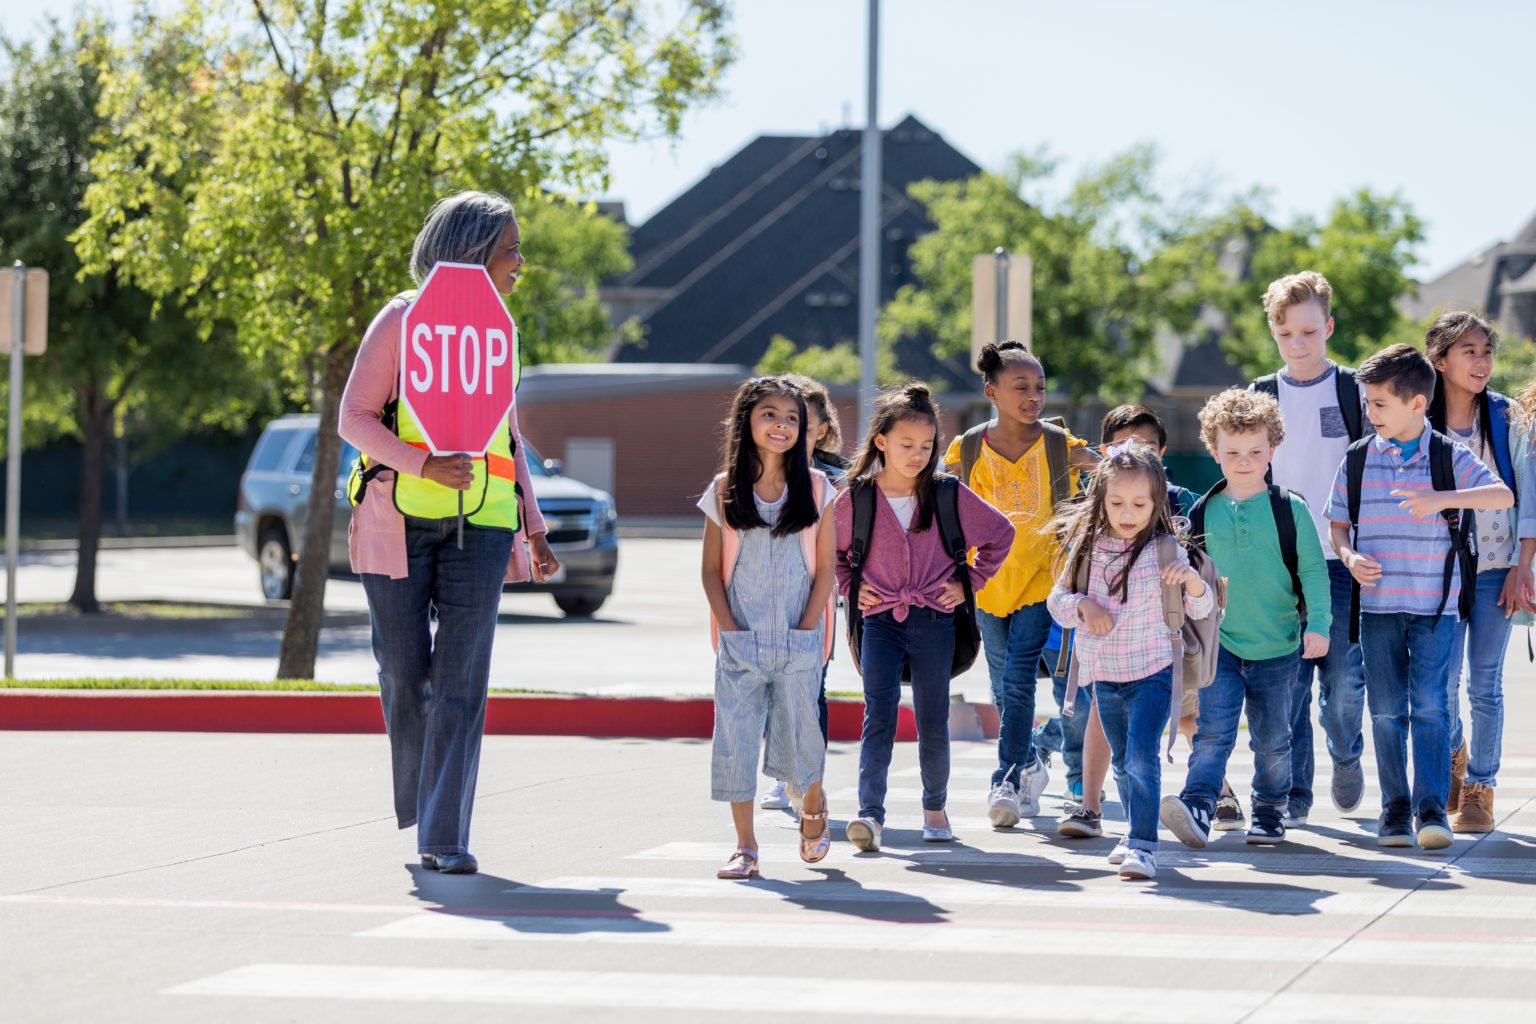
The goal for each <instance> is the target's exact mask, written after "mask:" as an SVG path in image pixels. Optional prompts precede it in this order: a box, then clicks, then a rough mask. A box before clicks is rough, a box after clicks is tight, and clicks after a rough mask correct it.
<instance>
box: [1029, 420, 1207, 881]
mask: <svg viewBox="0 0 1536 1024" xmlns="http://www.w3.org/2000/svg"><path fill="white" fill-rule="evenodd" d="M1056 527H1057V530H1058V535H1059V536H1060V537H1061V539H1062V550H1063V551H1066V552H1069V554H1068V555H1067V556H1066V558H1065V560H1064V561H1065V564H1064V565H1063V566H1062V571H1061V573H1060V574H1059V577H1058V579H1057V581H1056V586H1055V588H1054V589H1053V590H1052V591H1051V595H1050V597H1049V598H1048V599H1047V604H1048V606H1049V607H1050V610H1051V615H1052V616H1053V617H1054V618H1055V619H1056V621H1057V622H1058V623H1060V624H1061V626H1062V628H1063V629H1075V630H1077V639H1076V641H1075V644H1074V652H1073V657H1075V658H1077V659H1078V663H1079V664H1078V675H1079V677H1080V678H1081V679H1082V681H1083V682H1084V683H1085V684H1087V683H1090V682H1091V683H1092V684H1094V699H1095V701H1097V702H1098V705H1099V720H1100V722H1102V723H1103V726H1104V734H1105V736H1106V737H1107V738H1108V740H1109V747H1110V752H1111V758H1112V761H1113V764H1114V769H1115V783H1116V785H1117V786H1118V787H1119V789H1120V804H1121V806H1123V807H1124V808H1125V809H1126V817H1127V818H1128V819H1129V822H1130V829H1129V833H1128V834H1127V836H1126V837H1125V838H1124V839H1123V840H1121V841H1120V843H1119V845H1117V846H1116V847H1115V850H1114V852H1113V853H1111V854H1110V855H1109V862H1110V863H1111V864H1118V865H1119V867H1120V877H1122V878H1153V877H1155V876H1156V874H1157V861H1156V859H1155V858H1154V856H1153V855H1154V853H1155V852H1156V850H1157V810H1158V798H1159V796H1160V795H1161V793H1160V791H1161V788H1162V762H1161V759H1160V757H1159V751H1158V738H1159V736H1160V735H1161V733H1162V730H1163V726H1164V725H1165V724H1166V723H1167V721H1168V712H1169V703H1170V701H1171V698H1172V694H1171V692H1170V691H1171V689H1172V685H1173V671H1172V669H1173V647H1172V645H1171V644H1170V643H1169V642H1168V629H1167V626H1166V625H1165V624H1164V621H1163V599H1162V585H1163V584H1164V583H1176V584H1180V585H1182V586H1183V587H1184V610H1185V612H1186V614H1188V616H1189V617H1190V618H1192V619H1203V618H1205V617H1206V616H1207V615H1209V614H1211V612H1212V610H1213V609H1214V608H1215V597H1214V595H1212V594H1211V592H1210V590H1209V588H1207V587H1206V585H1205V584H1204V583H1203V582H1202V581H1201V579H1200V574H1199V573H1198V572H1196V571H1195V570H1194V569H1193V568H1192V567H1191V566H1190V564H1189V557H1188V555H1187V554H1186V552H1185V551H1184V549H1183V548H1182V547H1181V548H1180V549H1179V559H1178V561H1177V563H1175V564H1173V565H1170V566H1168V567H1167V568H1166V569H1159V567H1158V561H1157V544H1156V540H1157V538H1158V536H1159V535H1161V534H1164V533H1173V532H1174V528H1173V519H1172V515H1171V512H1170V510H1169V506H1168V480H1167V477H1166V476H1165V475H1164V473H1163V463H1162V459H1161V458H1160V457H1159V455H1158V452H1157V451H1156V449H1153V448H1149V447H1148V446H1146V445H1145V444H1142V443H1141V442H1139V441H1135V440H1132V441H1128V442H1126V443H1125V444H1124V445H1121V446H1118V447H1116V446H1112V447H1110V448H1106V449H1105V451H1104V459H1103V461H1102V462H1100V463H1099V468H1098V470H1097V471H1096V472H1095V474H1094V478H1093V482H1092V484H1091V485H1090V486H1089V488H1088V493H1087V495H1086V497H1085V498H1084V500H1083V501H1081V502H1078V503H1075V504H1073V505H1072V506H1069V507H1068V508H1067V509H1066V510H1065V511H1064V512H1063V513H1062V514H1061V515H1060V516H1059V517H1058V518H1057V520H1056ZM1085 563H1086V565H1085ZM1084 568H1086V569H1087V573H1086V576H1087V586H1086V587H1085V588H1081V589H1082V592H1079V588H1077V587H1074V582H1076V581H1079V580H1080V579H1081V578H1082V576H1083V570H1084Z"/></svg>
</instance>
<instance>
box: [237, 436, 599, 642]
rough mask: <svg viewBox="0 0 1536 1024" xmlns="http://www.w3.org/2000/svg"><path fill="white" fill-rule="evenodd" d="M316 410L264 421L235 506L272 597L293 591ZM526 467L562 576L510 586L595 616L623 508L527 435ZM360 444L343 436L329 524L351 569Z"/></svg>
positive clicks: (335, 556) (334, 565) (338, 556)
mask: <svg viewBox="0 0 1536 1024" xmlns="http://www.w3.org/2000/svg"><path fill="white" fill-rule="evenodd" d="M318 428H319V417H318V416H315V415H313V414H311V415H296V416H284V417H282V418H281V419H276V420H273V421H272V422H271V423H269V424H267V429H266V430H264V431H262V433H261V438H260V440H258V441H257V442H256V448H255V450H254V451H252V452H251V461H250V462H249V463H248V464H247V465H246V467H245V473H244V474H242V475H241V477H240V496H239V499H238V501H237V503H236V505H235V538H236V540H237V541H238V542H239V544H240V547H241V548H243V549H244V550H245V552H246V553H247V554H249V555H250V556H251V557H252V558H254V559H255V560H256V564H257V568H258V570H259V576H260V581H261V592H262V595H263V596H264V597H266V598H267V600H269V601H281V600H285V599H287V598H288V597H289V596H290V595H291V594H292V592H293V570H294V563H295V561H296V559H297V557H298V545H299V542H300V540H301V539H302V538H303V536H304V520H305V516H306V515H307V514H308V513H309V481H310V474H311V473H312V472H313V470H314V465H315V436H316V432H317V430H318ZM523 444H524V445H525V446H526V448H525V451H526V453H527V456H528V469H529V471H530V472H531V473H532V474H533V475H534V476H535V477H536V478H537V480H536V482H535V483H534V491H535V493H536V494H537V496H538V502H539V510H540V511H541V512H543V513H544V522H545V523H546V524H547V525H548V526H549V546H550V547H551V548H553V549H554V552H555V555H556V557H558V558H559V559H560V564H561V570H560V572H559V574H558V578H556V579H553V580H550V581H548V582H546V583H512V584H508V585H507V587H506V589H507V591H508V592H509V593H512V592H518V593H541V594H549V595H550V596H552V597H553V598H554V599H555V604H557V605H558V606H559V607H560V610H561V611H562V612H564V613H565V614H566V615H571V616H578V615H591V614H593V613H594V612H596V611H597V610H598V609H599V608H601V607H602V606H603V602H604V601H606V600H607V599H608V595H609V594H611V593H613V577H614V573H615V572H616V571H617V570H618V565H619V538H618V514H617V512H616V511H615V509H614V505H613V498H612V497H610V496H609V495H608V494H607V493H606V492H604V491H599V490H597V489H596V488H594V487H588V486H587V485H586V484H584V483H581V482H579V481H577V480H572V479H570V478H569V477H565V476H561V475H560V471H559V466H558V464H556V463H554V462H547V461H545V460H544V459H543V458H541V457H540V456H539V453H538V452H537V451H535V450H534V448H533V446H532V445H529V444H528V442H527V441H524V442H523ZM355 458H357V449H355V448H353V447H352V446H351V445H349V444H347V443H346V442H342V451H341V475H340V476H338V477H337V479H336V511H335V513H334V514H333V521H332V527H331V545H330V555H329V557H330V566H331V569H332V571H334V572H342V573H346V572H350V571H351V566H350V564H349V563H350V558H349V556H348V553H347V524H348V523H349V522H350V521H351V517H352V506H351V504H350V503H349V502H348V501H347V494H346V484H347V474H348V473H349V472H350V471H351V468H352V460H353V459H355Z"/></svg>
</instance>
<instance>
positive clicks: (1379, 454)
mask: <svg viewBox="0 0 1536 1024" xmlns="http://www.w3.org/2000/svg"><path fill="white" fill-rule="evenodd" d="M1355 379H1356V380H1357V381H1358V382H1359V383H1360V386H1361V388H1362V389H1363V390H1364V392H1365V405H1366V416H1367V417H1369V418H1370V421H1371V425H1372V426H1374V427H1375V428H1376V436H1375V437H1374V438H1371V439H1370V440H1368V441H1362V442H1360V443H1361V444H1362V445H1364V446H1365V469H1364V474H1363V476H1362V478H1361V481H1360V488H1359V490H1360V493H1359V496H1358V502H1359V506H1358V507H1359V513H1358V517H1357V519H1356V521H1355V522H1351V515H1350V504H1351V502H1350V494H1349V473H1348V461H1349V460H1348V458H1346V459H1345V463H1344V465H1341V466H1340V467H1339V471H1338V474H1337V475H1336V476H1335V478H1334V482H1333V490H1332V493H1331V494H1330V495H1329V498H1328V507H1327V510H1326V513H1325V514H1326V516H1327V518H1328V521H1329V523H1330V534H1331V540H1332V542H1333V548H1334V550H1335V551H1337V552H1338V554H1339V559H1340V561H1341V562H1343V564H1344V566H1345V568H1347V569H1348V570H1349V571H1350V575H1352V576H1353V577H1354V579H1355V582H1356V583H1358V584H1359V586H1360V608H1361V615H1360V652H1361V655H1362V658H1363V661H1364V663H1365V689H1366V698H1367V700H1368V702H1369V704H1370V709H1371V730H1372V735H1373V737H1374V739H1375V746H1376V770H1377V775H1378V776H1379V779H1380V783H1381V803H1382V809H1381V819H1380V822H1379V824H1378V828H1377V833H1376V835H1377V843H1378V844H1380V845H1381V846H1412V845H1413V843H1414V837H1415V829H1414V825H1415V818H1417V826H1418V828H1417V838H1418V845H1419V846H1420V847H1421V848H1423V849H1426V850H1438V849H1444V848H1445V847H1447V846H1449V845H1451V830H1450V828H1449V827H1447V822H1446V814H1445V804H1446V800H1447V798H1448V797H1449V795H1450V788H1451V777H1450V764H1451V737H1450V711H1449V708H1448V707H1447V705H1446V686H1445V680H1446V676H1447V672H1448V671H1449V668H1450V654H1451V645H1452V642H1453V639H1454V626H1455V623H1456V620H1457V603H1458V598H1459V596H1460V590H1461V578H1460V573H1459V572H1456V571H1454V567H1453V566H1451V564H1450V562H1449V561H1448V558H1449V556H1450V555H1451V553H1452V546H1451V534H1450V532H1449V530H1448V528H1447V520H1446V519H1445V518H1444V517H1443V516H1442V515H1441V513H1442V512H1445V511H1446V510H1450V509H1501V508H1509V507H1510V506H1511V505H1513V504H1514V503H1515V497H1514V495H1513V494H1512V493H1511V492H1510V490H1509V488H1508V487H1505V486H1504V485H1503V484H1502V483H1500V482H1499V478H1498V477H1497V476H1496V475H1495V474H1494V473H1493V472H1491V471H1490V470H1489V469H1488V467H1487V466H1485V465H1483V463H1482V462H1481V461H1480V460H1479V459H1478V458H1477V456H1475V455H1473V454H1472V452H1471V451H1470V450H1468V449H1467V448H1466V447H1465V446H1463V445H1459V444H1455V443H1453V442H1451V441H1450V440H1449V439H1447V438H1445V437H1443V436H1441V435H1436V434H1435V433H1434V431H1433V430H1432V429H1431V428H1430V426H1429V424H1428V421H1427V420H1426V419H1425V415H1424V414H1425V411H1426V409H1427V408H1428V407H1429V400H1430V398H1431V396H1432V395H1433V394H1434V388H1435V370H1434V367H1433V366H1431V365H1430V363H1429V360H1428V359H1426V358H1425V357H1424V356H1423V355H1422V354H1421V353H1420V352H1419V351H1418V350H1417V349H1415V348H1413V347H1412V346H1409V345H1393V346H1391V347H1390V348H1386V349H1383V350H1382V351H1380V352H1378V353H1376V354H1375V355H1374V356H1372V357H1371V358H1369V359H1367V360H1366V361H1365V362H1364V363H1362V364H1361V366H1360V369H1359V371H1358V372H1357V373H1356V374H1355ZM1442 445H1448V446H1449V449H1450V452H1451V469H1452V475H1453V477H1454V480H1455V484H1456V489H1455V490H1438V491H1437V490H1435V489H1434V482H1433V476H1432V468H1431V460H1432V458H1433V456H1434V454H1435V450H1436V449H1437V448H1439V447H1440V446H1442ZM1351 530H1353V532H1354V536H1353V537H1351V536H1350V534H1351ZM1410 731H1411V732H1412V735H1413V778H1412V783H1411V786H1410V780H1409V776H1408V736H1409V733H1410Z"/></svg>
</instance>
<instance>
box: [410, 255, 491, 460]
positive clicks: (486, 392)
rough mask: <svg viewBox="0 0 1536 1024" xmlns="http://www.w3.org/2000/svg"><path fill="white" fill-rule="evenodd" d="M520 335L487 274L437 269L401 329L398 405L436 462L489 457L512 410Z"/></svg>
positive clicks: (462, 266) (457, 266) (470, 268)
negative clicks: (515, 348)
mask: <svg viewBox="0 0 1536 1024" xmlns="http://www.w3.org/2000/svg"><path fill="white" fill-rule="evenodd" d="M515 344H517V333H516V329H515V328H514V326H513V323H512V317H511V316H509V315H508V313H507V307H506V306H505V305H504V304H503V303H502V300H501V296H500V295H499V294H498V293H497V291H496V288H495V286H494V285H492V284H491V278H490V275H489V274H487V273H486V272H485V268H484V267H481V266H476V265H474V264H467V263H439V264H437V265H436V266H434V267H433V268H432V272H431V273H430V274H428V275H427V279H426V281H424V282H422V286H421V292H420V293H419V294H418V295H417V296H416V299H415V301H414V302H412V303H411V304H410V306H408V307H407V308H406V311H405V316H404V318H403V319H402V320H401V325H400V398H401V400H402V401H403V402H405V403H406V405H407V406H409V408H410V411H411V415H412V416H413V417H414V418H415V420H416V422H417V423H418V424H420V426H421V431H422V433H423V434H424V435H425V436H426V440H427V444H428V446H429V447H430V448H431V449H432V453H433V454H434V455H446V454H451V453H455V452H467V453H468V454H470V455H484V454H485V451H486V449H487V448H489V447H490V444H491V441H492V440H493V439H494V438H495V436H496V431H497V430H500V429H503V427H502V424H503V423H504V422H505V420H506V418H507V413H508V411H509V410H510V409H511V407H512V397H513V386H514V369H513V367H514V360H515V354H514V352H513V346H514V345H515Z"/></svg>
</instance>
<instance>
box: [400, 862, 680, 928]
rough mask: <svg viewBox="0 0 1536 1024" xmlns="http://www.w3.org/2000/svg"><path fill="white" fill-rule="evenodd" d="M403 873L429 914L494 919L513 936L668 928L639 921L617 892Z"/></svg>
mask: <svg viewBox="0 0 1536 1024" xmlns="http://www.w3.org/2000/svg"><path fill="white" fill-rule="evenodd" d="M406 870H408V871H409V872H410V873H411V880H412V881H413V882H414V883H415V888H414V889H412V890H411V892H410V895H412V896H414V897H415V898H416V899H418V900H421V901H422V902H423V903H428V904H433V906H430V907H429V908H428V909H429V910H431V911H433V912H434V913H439V914H447V915H450V916H454V917H471V918H477V919H480V920H494V921H499V922H500V923H501V924H502V925H503V926H504V927H506V928H510V929H511V930H513V931H517V932H525V933H534V934H537V933H545V934H558V935H575V934H581V933H583V932H626V933H635V934H639V933H646V932H665V931H670V930H671V929H670V928H669V927H668V926H667V925H665V924H662V923H661V922H659V921H649V920H646V919H645V918H643V917H641V916H640V911H639V910H637V909H636V908H634V907H630V906H626V905H625V904H623V903H620V902H619V894H620V893H621V892H622V890H619V889H594V890H592V891H591V892H573V891H571V890H570V889H551V890H547V891H546V890H541V889H539V888H537V887H536V886H530V885H528V884H526V883H524V882H516V881H513V880H512V879H510V878H500V877H498V876H496V875H491V874H486V873H484V872H481V873H480V874H476V875H441V874H438V873H437V872H436V871H432V870H430V869H428V868H424V867H422V866H421V865H420V864H407V865H406ZM509 890H511V891H509Z"/></svg>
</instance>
